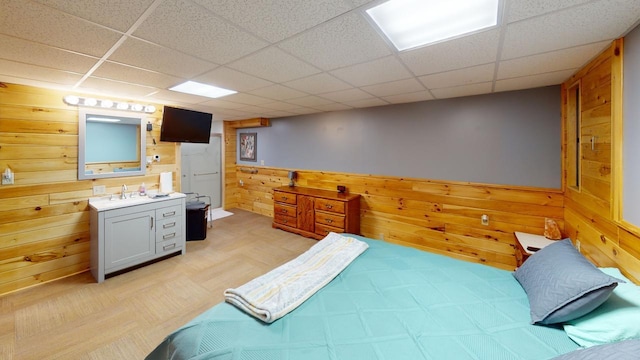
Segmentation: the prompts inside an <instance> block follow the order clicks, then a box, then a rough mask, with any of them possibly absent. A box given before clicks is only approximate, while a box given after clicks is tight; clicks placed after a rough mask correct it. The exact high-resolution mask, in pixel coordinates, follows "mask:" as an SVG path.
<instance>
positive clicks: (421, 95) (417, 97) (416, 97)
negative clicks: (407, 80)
mask: <svg viewBox="0 0 640 360" xmlns="http://www.w3.org/2000/svg"><path fill="white" fill-rule="evenodd" d="M383 99H384V100H385V101H388V102H390V103H392V104H403V103H410V102H417V101H426V100H433V99H434V97H433V95H431V93H430V92H429V91H418V92H414V93H407V94H400V95H392V96H385V97H383Z"/></svg>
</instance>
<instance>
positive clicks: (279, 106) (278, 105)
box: [260, 101, 300, 111]
mask: <svg viewBox="0 0 640 360" xmlns="http://www.w3.org/2000/svg"><path fill="white" fill-rule="evenodd" d="M260 106H262V107H265V108H267V109H272V110H283V111H285V110H286V111H289V110H293V109H297V108H299V107H300V105H295V104H289V103H286V102H281V101H278V102H272V103H268V104H262V105H260Z"/></svg>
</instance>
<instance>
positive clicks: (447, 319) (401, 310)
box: [147, 235, 640, 360]
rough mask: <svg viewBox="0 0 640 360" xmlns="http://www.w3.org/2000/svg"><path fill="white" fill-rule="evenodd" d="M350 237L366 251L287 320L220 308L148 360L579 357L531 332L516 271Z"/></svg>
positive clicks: (536, 328)
mask: <svg viewBox="0 0 640 360" xmlns="http://www.w3.org/2000/svg"><path fill="white" fill-rule="evenodd" d="M348 236H349V237H353V238H355V239H357V240H360V241H362V242H364V243H366V244H367V245H368V249H367V250H366V251H365V252H364V253H362V254H361V255H359V256H358V257H357V258H356V259H355V260H353V262H351V264H350V265H349V266H348V267H346V269H344V270H343V271H342V272H340V273H339V275H338V276H336V277H335V278H334V279H333V280H332V281H331V282H330V283H328V284H327V285H326V286H324V287H323V288H321V289H320V290H319V291H317V292H316V293H315V294H314V295H313V296H311V297H310V298H309V299H308V300H306V301H305V302H303V303H302V304H301V305H300V306H298V307H297V308H296V309H295V310H293V311H291V312H290V313H288V314H287V315H286V316H283V317H282V318H280V319H278V320H276V321H274V322H273V323H270V324H267V323H264V322H262V321H260V320H257V319H256V318H254V317H252V316H249V315H247V313H245V312H244V311H242V310H240V309H239V308H237V307H236V306H233V305H231V304H229V303H226V302H224V303H220V304H218V305H216V306H214V307H212V308H211V309H209V310H207V311H206V312H204V313H202V314H200V315H199V316H197V317H196V318H195V319H193V320H192V321H190V322H189V323H188V324H186V325H184V326H183V327H181V328H180V329H177V330H176V331H175V332H173V333H172V334H170V335H169V336H167V338H166V339H165V340H164V341H163V342H162V343H161V344H159V345H158V346H157V347H156V348H155V349H154V350H153V351H152V352H151V353H150V354H149V355H148V357H147V359H149V360H155V359H176V360H177V359H238V360H240V359H247V360H249V359H305V360H313V359H476V360H477V359H530V360H535V359H551V358H554V357H556V356H558V355H561V354H567V353H571V352H573V351H574V350H576V349H578V348H579V345H578V344H576V342H574V341H573V340H572V339H571V338H569V337H568V336H567V333H566V332H565V331H564V329H563V327H562V325H532V318H531V311H530V310H531V309H530V304H529V299H528V297H527V293H526V292H525V290H524V289H523V286H521V284H520V283H519V281H518V280H517V279H516V278H515V277H514V276H513V273H512V272H510V271H505V270H500V269H496V268H492V267H489V266H485V265H482V264H476V263H469V262H464V261H461V260H456V259H453V258H449V257H446V256H442V255H437V254H432V253H428V252H424V251H420V250H417V249H413V248H408V247H404V246H399V245H394V244H389V243H386V242H383V241H379V240H373V239H368V238H364V237H361V236H357V235H348ZM532 258H533V257H532ZM528 261H530V260H528ZM525 264H526V263H525ZM634 345H636V344H634ZM639 349H640V348H639Z"/></svg>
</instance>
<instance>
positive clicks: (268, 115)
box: [265, 110, 297, 119]
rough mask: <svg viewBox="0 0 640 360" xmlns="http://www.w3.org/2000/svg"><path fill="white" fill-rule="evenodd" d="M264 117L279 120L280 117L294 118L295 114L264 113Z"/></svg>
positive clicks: (281, 112) (284, 112)
mask: <svg viewBox="0 0 640 360" xmlns="http://www.w3.org/2000/svg"><path fill="white" fill-rule="evenodd" d="M265 115H266V117H267V118H269V119H273V118H281V117H287V116H295V115H297V114H294V113H291V112H288V111H282V110H279V111H271V112H266V113H265Z"/></svg>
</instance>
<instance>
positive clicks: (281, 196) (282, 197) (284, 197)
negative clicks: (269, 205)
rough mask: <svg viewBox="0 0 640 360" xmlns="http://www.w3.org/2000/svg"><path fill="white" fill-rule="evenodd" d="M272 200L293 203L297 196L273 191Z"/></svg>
mask: <svg viewBox="0 0 640 360" xmlns="http://www.w3.org/2000/svg"><path fill="white" fill-rule="evenodd" d="M273 201H276V202H281V203H286V204H291V205H295V204H296V202H297V196H296V195H295V194H288V193H284V192H279V191H275V192H274V193H273Z"/></svg>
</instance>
